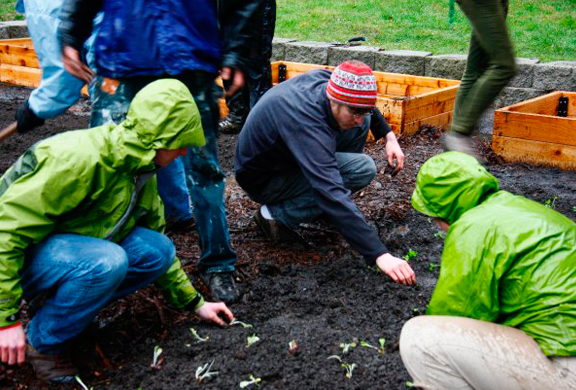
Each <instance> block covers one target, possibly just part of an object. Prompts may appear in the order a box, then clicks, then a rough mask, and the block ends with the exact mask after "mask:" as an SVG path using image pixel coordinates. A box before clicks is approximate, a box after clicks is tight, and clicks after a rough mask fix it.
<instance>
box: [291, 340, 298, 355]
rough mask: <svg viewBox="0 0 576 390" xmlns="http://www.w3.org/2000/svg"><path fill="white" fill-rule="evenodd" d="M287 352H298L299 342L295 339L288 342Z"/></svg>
mask: <svg viewBox="0 0 576 390" xmlns="http://www.w3.org/2000/svg"><path fill="white" fill-rule="evenodd" d="M288 353H289V354H290V355H292V356H296V355H298V354H299V353H300V344H298V342H297V341H296V340H292V341H290V342H289V343H288Z"/></svg>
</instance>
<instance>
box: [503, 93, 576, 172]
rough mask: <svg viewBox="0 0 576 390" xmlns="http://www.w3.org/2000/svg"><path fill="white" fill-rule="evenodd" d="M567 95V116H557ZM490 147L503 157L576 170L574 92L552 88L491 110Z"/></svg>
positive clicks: (513, 160) (515, 160) (575, 106)
mask: <svg viewBox="0 0 576 390" xmlns="http://www.w3.org/2000/svg"><path fill="white" fill-rule="evenodd" d="M560 98H568V106H567V116H566V117H561V116H558V102H559V99H560ZM492 149H493V150H494V152H495V153H496V154H497V155H499V156H501V157H502V158H503V159H504V160H506V161H510V162H527V163H531V164H539V165H547V166H554V167H558V168H561V169H571V170H576V92H552V93H549V94H547V95H543V96H540V97H537V98H534V99H530V100H527V101H524V102H521V103H517V104H514V105H511V106H508V107H503V108H501V109H499V110H496V111H495V112H494V135H493V137H492Z"/></svg>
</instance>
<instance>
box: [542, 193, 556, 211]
mask: <svg viewBox="0 0 576 390" xmlns="http://www.w3.org/2000/svg"><path fill="white" fill-rule="evenodd" d="M556 199H558V197H557V196H555V197H553V198H551V199H546V200H545V201H544V206H546V207H548V208H549V209H552V210H556Z"/></svg>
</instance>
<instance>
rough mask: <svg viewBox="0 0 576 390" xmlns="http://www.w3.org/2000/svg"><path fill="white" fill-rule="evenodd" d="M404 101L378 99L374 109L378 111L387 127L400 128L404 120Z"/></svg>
mask: <svg viewBox="0 0 576 390" xmlns="http://www.w3.org/2000/svg"><path fill="white" fill-rule="evenodd" d="M404 103H405V101H404V99H390V98H385V97H380V96H379V97H378V98H377V99H376V107H377V108H378V109H379V110H380V112H381V113H382V115H384V118H386V122H388V124H389V125H392V124H395V125H399V126H400V127H402V124H403V120H404V115H403V113H404Z"/></svg>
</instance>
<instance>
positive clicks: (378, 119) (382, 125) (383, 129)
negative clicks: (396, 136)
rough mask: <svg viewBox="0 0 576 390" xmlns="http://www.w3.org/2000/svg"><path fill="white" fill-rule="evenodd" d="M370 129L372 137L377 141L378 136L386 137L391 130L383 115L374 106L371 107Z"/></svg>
mask: <svg viewBox="0 0 576 390" xmlns="http://www.w3.org/2000/svg"><path fill="white" fill-rule="evenodd" d="M370 131H371V132H372V135H373V136H374V139H375V140H376V141H378V140H379V139H380V138H384V137H386V135H387V134H388V133H389V132H391V131H392V129H391V128H390V126H388V123H387V122H386V119H384V115H382V113H381V112H380V110H378V109H377V108H376V107H374V108H373V109H372V114H371V120H370Z"/></svg>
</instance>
